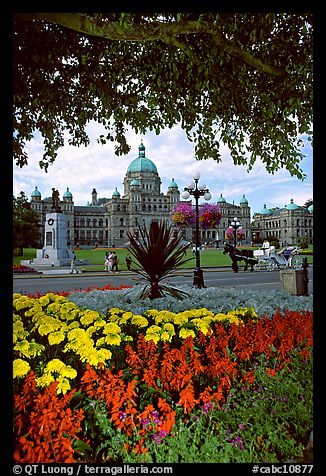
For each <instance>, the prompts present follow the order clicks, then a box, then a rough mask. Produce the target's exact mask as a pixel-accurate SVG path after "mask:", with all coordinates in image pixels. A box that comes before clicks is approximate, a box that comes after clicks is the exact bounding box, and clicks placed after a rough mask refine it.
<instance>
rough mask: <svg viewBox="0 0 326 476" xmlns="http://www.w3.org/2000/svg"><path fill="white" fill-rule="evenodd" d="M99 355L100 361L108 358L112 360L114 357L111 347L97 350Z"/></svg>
mask: <svg viewBox="0 0 326 476" xmlns="http://www.w3.org/2000/svg"><path fill="white" fill-rule="evenodd" d="M97 357H98V361H99V363H101V362H105V361H106V360H110V359H111V357H112V352H111V351H110V350H109V349H99V350H98V351H97Z"/></svg>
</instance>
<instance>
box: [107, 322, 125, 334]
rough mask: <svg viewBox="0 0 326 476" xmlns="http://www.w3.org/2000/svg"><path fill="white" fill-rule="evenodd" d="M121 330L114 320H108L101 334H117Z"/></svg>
mask: <svg viewBox="0 0 326 476" xmlns="http://www.w3.org/2000/svg"><path fill="white" fill-rule="evenodd" d="M119 332H121V328H120V327H119V326H118V324H116V323H115V322H109V323H108V324H106V325H105V326H104V327H103V334H117V333H119Z"/></svg>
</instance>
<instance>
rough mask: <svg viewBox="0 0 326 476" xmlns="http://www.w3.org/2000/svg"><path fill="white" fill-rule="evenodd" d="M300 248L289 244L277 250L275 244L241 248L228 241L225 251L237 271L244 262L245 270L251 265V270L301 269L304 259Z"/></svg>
mask: <svg viewBox="0 0 326 476" xmlns="http://www.w3.org/2000/svg"><path fill="white" fill-rule="evenodd" d="M299 251H300V248H299V247H298V246H288V247H286V248H283V249H282V250H281V251H279V252H276V250H275V246H270V247H269V248H265V249H259V250H255V251H253V250H251V249H240V248H236V247H235V246H233V245H231V244H230V243H226V244H225V245H224V251H223V253H224V254H225V253H228V254H229V255H230V258H231V260H232V269H233V271H234V272H235V273H237V272H238V271H239V266H238V263H239V262H241V261H243V262H244V269H243V270H244V271H247V269H248V266H250V271H254V270H255V271H256V270H257V271H258V270H268V271H272V270H274V269H277V268H278V269H285V268H294V269H301V268H302V263H303V260H302V258H301V256H299Z"/></svg>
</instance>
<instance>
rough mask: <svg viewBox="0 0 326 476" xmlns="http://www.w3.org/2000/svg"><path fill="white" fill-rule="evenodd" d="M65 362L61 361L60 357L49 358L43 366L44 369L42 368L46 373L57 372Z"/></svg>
mask: <svg viewBox="0 0 326 476" xmlns="http://www.w3.org/2000/svg"><path fill="white" fill-rule="evenodd" d="M65 366H66V364H65V363H64V362H62V360H60V359H52V360H50V361H49V362H48V363H47V364H46V366H45V369H44V373H47V372H51V373H52V372H59V373H60V371H61V369H62V368H63V367H65Z"/></svg>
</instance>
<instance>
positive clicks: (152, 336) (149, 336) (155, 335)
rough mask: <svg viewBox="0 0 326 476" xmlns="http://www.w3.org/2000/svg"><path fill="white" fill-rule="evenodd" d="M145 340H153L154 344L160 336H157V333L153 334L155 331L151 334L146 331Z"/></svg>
mask: <svg viewBox="0 0 326 476" xmlns="http://www.w3.org/2000/svg"><path fill="white" fill-rule="evenodd" d="M145 340H146V341H148V340H152V341H154V343H155V344H157V343H158V341H159V340H160V336H159V334H155V333H153V334H147V333H146V335H145Z"/></svg>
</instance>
